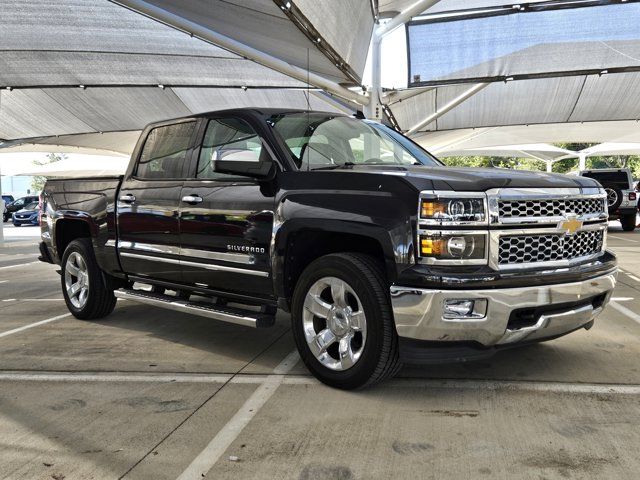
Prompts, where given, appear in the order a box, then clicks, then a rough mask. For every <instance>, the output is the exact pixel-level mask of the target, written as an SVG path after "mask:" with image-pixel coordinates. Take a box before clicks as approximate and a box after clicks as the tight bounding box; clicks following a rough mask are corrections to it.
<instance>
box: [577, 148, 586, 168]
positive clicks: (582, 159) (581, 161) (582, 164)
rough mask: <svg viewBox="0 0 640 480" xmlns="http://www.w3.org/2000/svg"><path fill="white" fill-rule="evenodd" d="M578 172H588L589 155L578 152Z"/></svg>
mask: <svg viewBox="0 0 640 480" xmlns="http://www.w3.org/2000/svg"><path fill="white" fill-rule="evenodd" d="M578 159H579V160H578V170H580V171H582V170H586V169H587V154H586V153H583V152H578Z"/></svg>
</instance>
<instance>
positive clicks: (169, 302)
mask: <svg viewBox="0 0 640 480" xmlns="http://www.w3.org/2000/svg"><path fill="white" fill-rule="evenodd" d="M113 293H114V295H115V296H116V298H123V299H126V300H131V301H132V302H139V303H145V304H147V305H153V306H156V307H160V308H166V309H168V310H176V311H178V312H182V313H190V314H192V315H198V316H201V317H207V318H213V319H215V320H222V321H223V322H228V323H235V324H236V325H244V326H245V327H255V328H265V327H270V326H272V325H273V324H274V323H275V315H269V314H267V313H260V312H253V311H251V310H242V309H239V308H232V307H226V306H225V307H221V306H218V305H214V304H210V303H205V302H190V301H188V300H181V299H179V298H177V297H172V296H170V295H163V294H158V293H152V292H147V291H143V290H131V289H125V288H121V289H120V290H116V291H115V292H113Z"/></svg>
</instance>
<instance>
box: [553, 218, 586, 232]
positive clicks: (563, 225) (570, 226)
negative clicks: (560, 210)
mask: <svg viewBox="0 0 640 480" xmlns="http://www.w3.org/2000/svg"><path fill="white" fill-rule="evenodd" d="M558 228H559V229H560V230H564V233H565V235H573V234H574V233H576V232H577V231H578V230H580V229H581V228H582V221H581V220H578V218H577V217H576V216H575V215H569V216H568V217H567V219H566V220H563V221H561V222H560V223H559V224H558Z"/></svg>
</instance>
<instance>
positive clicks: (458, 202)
mask: <svg viewBox="0 0 640 480" xmlns="http://www.w3.org/2000/svg"><path fill="white" fill-rule="evenodd" d="M606 228H607V203H606V195H605V193H604V191H603V189H602V188H601V187H600V185H599V184H598V183H597V182H596V181H594V180H591V179H589V178H583V177H570V176H563V175H554V174H547V173H532V172H523V171H507V170H499V169H455V168H447V167H445V166H443V165H442V164H441V163H440V162H439V161H438V160H437V159H435V158H434V157H432V156H431V155H430V154H429V153H427V152H426V151H424V150H423V149H422V148H420V147H419V146H418V145H416V144H415V143H413V142H412V141H411V140H409V139H408V138H406V137H404V136H402V135H400V134H399V133H397V132H395V131H394V130H392V129H390V128H388V127H386V126H384V125H381V124H379V123H375V122H372V121H368V120H365V119H362V118H354V117H349V116H341V115H335V114H328V113H320V112H304V111H288V110H287V111H285V110H274V109H270V110H266V109H235V110H227V111H222V112H213V113H208V114H202V115H196V116H192V117H188V118H182V119H178V120H172V121H166V122H160V123H154V124H152V125H149V126H148V127H147V128H146V129H145V130H144V132H143V133H142V135H141V137H140V140H139V142H138V144H137V146H136V148H135V151H134V153H133V155H132V158H131V163H130V165H129V167H128V170H127V172H126V174H125V175H124V176H123V177H119V178H106V179H104V178H103V179H91V178H88V179H74V180H53V181H48V182H47V184H46V186H45V189H44V193H43V210H42V239H43V241H42V243H41V245H40V249H41V254H42V255H41V258H42V259H43V260H44V261H48V262H51V263H56V264H59V265H61V267H62V268H61V277H62V291H63V293H64V297H65V300H66V303H67V306H68V308H69V310H70V311H71V312H72V313H73V315H75V316H76V317H77V318H80V319H96V318H101V317H104V316H106V315H108V314H109V313H110V312H111V311H112V310H113V308H114V307H115V304H116V299H117V298H125V299H127V300H133V301H139V302H143V303H147V304H151V305H154V306H158V307H164V308H169V309H175V310H178V311H180V312H185V313H192V314H196V315H202V316H205V317H209V318H212V319H216V320H222V321H226V322H231V323H235V324H239V325H245V326H250V327H257V328H264V327H269V326H270V325H272V324H273V323H274V321H275V315H276V312H277V311H278V309H281V310H284V311H285V312H290V313H291V322H292V330H293V336H294V338H295V342H296V345H297V347H298V349H299V351H300V356H301V357H302V360H303V361H304V363H305V364H306V365H307V367H308V368H309V370H310V371H311V372H312V373H313V374H314V375H315V376H316V377H318V378H319V379H320V380H321V381H323V382H325V383H327V384H329V385H332V386H335V387H339V388H345V389H351V388H358V387H363V386H366V385H370V384H372V383H374V382H376V381H379V380H381V379H383V378H386V377H389V376H391V375H393V374H394V373H396V372H397V371H398V369H399V368H400V365H401V364H402V363H405V362H406V363H409V362H417V363H438V362H445V361H459V360H468V359H474V358H480V357H484V356H486V355H490V354H492V353H494V352H495V351H496V350H498V349H501V348H507V347H510V346H514V345H521V344H524V343H527V342H535V341H542V340H548V339H552V338H556V337H559V336H561V335H564V334H567V333H569V332H571V331H574V330H577V329H581V328H589V327H590V326H591V325H592V324H593V319H594V318H595V316H596V315H597V314H598V313H600V312H601V311H602V309H603V308H604V306H605V305H606V303H607V302H608V301H609V298H610V296H611V292H612V291H613V288H614V285H615V281H616V260H615V257H614V255H613V254H611V253H610V252H608V251H607V250H606Z"/></svg>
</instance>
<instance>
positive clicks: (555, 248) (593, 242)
mask: <svg viewBox="0 0 640 480" xmlns="http://www.w3.org/2000/svg"><path fill="white" fill-rule="evenodd" d="M603 243H604V230H583V231H579V232H578V233H576V234H575V235H564V234H561V233H559V234H544V235H536V234H527V235H514V236H503V237H500V244H499V252H498V263H499V264H500V265H519V264H523V263H538V262H556V261H561V260H574V259H577V258H582V257H588V256H590V255H594V254H597V253H599V252H600V251H601V250H602V247H603Z"/></svg>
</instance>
